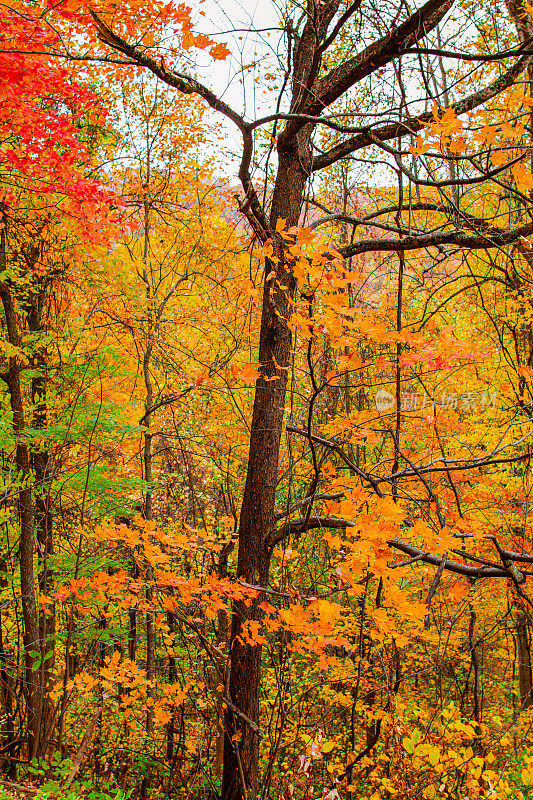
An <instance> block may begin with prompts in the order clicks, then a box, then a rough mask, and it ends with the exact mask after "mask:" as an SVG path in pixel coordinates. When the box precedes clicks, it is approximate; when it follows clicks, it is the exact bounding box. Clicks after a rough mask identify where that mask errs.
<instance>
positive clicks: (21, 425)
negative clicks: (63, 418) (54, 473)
mask: <svg viewBox="0 0 533 800" xmlns="http://www.w3.org/2000/svg"><path fill="white" fill-rule="evenodd" d="M5 248H6V243H5V233H4V231H2V247H1V260H2V261H3V262H4V264H3V265H0V266H2V271H3V269H4V268H5V267H4V265H5V260H6V249H5ZM0 297H1V299H2V303H3V306H4V314H5V320H6V329H7V336H8V341H9V343H10V344H11V345H13V346H14V347H16V348H19V347H21V344H22V339H21V335H20V333H19V328H18V321H17V315H16V311H15V303H14V300H13V296H12V294H11V291H10V289H9V287H8V285H7V284H6V283H0ZM22 369H23V367H22V365H21V363H20V360H19V358H17V356H16V355H14V356H11V357H10V358H9V366H8V370H7V373H4V379H5V381H6V383H7V386H8V391H9V398H10V403H11V409H12V412H13V431H14V434H15V436H16V437H17V445H16V449H15V466H16V470H17V480H18V481H20V488H19V490H18V499H17V505H18V512H19V521H20V544H19V563H20V588H21V598H22V616H23V622H24V650H25V666H26V675H25V687H24V690H25V699H26V731H27V742H28V756H29V758H30V759H31V758H34V757H35V756H36V755H37V753H38V749H39V731H40V724H41V713H42V699H43V698H42V695H43V693H42V687H41V685H40V676H39V665H40V663H41V655H42V654H41V642H40V631H39V615H38V612H37V603H36V598H35V576H34V569H33V545H34V512H33V492H32V487H31V484H30V453H29V449H28V446H27V445H26V443H25V442H24V439H23V436H24V429H25V419H24V403H23V396H22V386H21V380H20V376H21V372H22Z"/></svg>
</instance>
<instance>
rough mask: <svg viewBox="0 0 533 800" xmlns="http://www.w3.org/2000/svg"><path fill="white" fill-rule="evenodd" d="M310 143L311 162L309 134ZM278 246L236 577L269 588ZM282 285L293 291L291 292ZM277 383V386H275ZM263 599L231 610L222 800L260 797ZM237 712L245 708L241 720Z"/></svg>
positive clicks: (286, 176) (282, 294) (279, 202)
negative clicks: (252, 640)
mask: <svg viewBox="0 0 533 800" xmlns="http://www.w3.org/2000/svg"><path fill="white" fill-rule="evenodd" d="M302 138H303V137H302ZM305 138H306V140H307V141H306V142H305V145H306V149H307V153H306V155H307V156H308V159H309V149H308V148H309V146H308V142H309V136H307V137H305ZM298 144H299V143H298V142H297V141H293V142H290V143H289V146H288V147H287V148H286V150H285V151H284V150H282V149H281V148H278V149H280V162H279V169H278V176H277V181H276V186H275V189H274V195H273V200H272V213H271V219H270V223H271V226H272V228H273V229H274V230H275V227H276V223H277V221H278V219H280V218H281V219H285V220H286V221H287V227H290V226H291V225H296V224H297V223H298V220H299V217H300V212H301V208H302V198H303V190H304V187H305V184H306V180H307V176H306V175H305V173H304V172H303V170H302V163H301V153H299V152H298ZM304 152H305V151H304ZM308 159H306V160H307V161H308ZM274 246H275V249H276V251H277V252H276V254H277V256H278V258H279V262H270V263H267V265H266V269H265V286H264V292H263V312H262V318H261V330H260V338H259V362H260V364H261V367H260V369H261V373H262V377H260V378H258V380H257V383H256V389H255V399H254V408H253V416H252V425H251V436H250V451H249V456H248V471H247V476H246V484H245V488H244V496H243V501H242V508H241V515H240V523H239V555H238V561H237V577H238V578H240V579H241V580H243V581H244V582H246V583H250V584H253V585H255V586H266V585H267V583H268V572H269V566H270V557H271V551H270V550H269V548H268V546H267V540H268V537H269V535H270V534H271V533H272V530H273V527H274V506H275V500H276V485H277V478H278V458H279V447H280V440H281V434H282V430H283V415H284V409H285V392H286V388H287V379H288V367H289V360H290V353H291V346H292V337H291V332H290V330H289V327H288V325H287V319H288V316H289V313H290V305H289V295H290V296H291V297H292V296H294V291H295V280H294V277H293V275H292V272H291V269H290V264H288V263H287V262H286V260H285V259H284V257H283V252H282V248H281V244H280V242H279V241H278V242H274ZM272 272H275V275H276V278H275V280H274V279H273V278H269V276H270V275H271V274H272ZM276 284H280V285H281V286H288V287H289V290H288V293H287V290H284V289H281V288H279V286H278V285H276ZM273 377H274V378H275V380H271V379H272V378H273ZM268 379H270V380H268ZM263 600H264V597H263V596H262V595H261V594H260V595H259V596H258V597H257V598H256V599H255V600H254V601H253V602H252V603H251V604H250V606H248V607H247V606H246V605H245V604H244V603H243V602H242V601H239V602H236V603H235V604H234V608H233V616H232V625H231V639H230V647H231V659H230V670H231V672H230V679H229V694H230V698H231V701H232V703H233V706H234V708H231V707H228V710H227V712H226V719H225V728H226V738H225V743H224V769H223V776H222V797H223V798H224V800H241V799H244V800H252V798H254V797H255V796H256V793H257V786H258V779H259V775H258V763H259V743H260V733H259V730H258V721H259V697H260V681H261V646H260V645H249V644H246V643H244V642H242V641H241V640H240V639H239V634H240V632H241V628H242V625H243V623H244V622H245V621H246V620H258V619H260V618H261V611H260V609H259V607H258V606H259V604H260V603H261V602H262V601H263ZM234 709H239V712H240V714H236V713H235V710H234ZM250 722H251V723H252V724H250ZM234 737H240V738H237V739H236V738H234Z"/></svg>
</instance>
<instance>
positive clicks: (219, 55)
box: [209, 43, 231, 61]
mask: <svg viewBox="0 0 533 800" xmlns="http://www.w3.org/2000/svg"><path fill="white" fill-rule="evenodd" d="M230 52H231V51H230V50H229V48H228V47H227V46H226V45H225V44H223V43H220V44H216V45H214V46H213V47H211V48H210V50H209V53H210V54H211V56H212V58H214V59H216V60H219V61H223V60H224V59H225V58H227V57H228V56H229V54H230Z"/></svg>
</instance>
